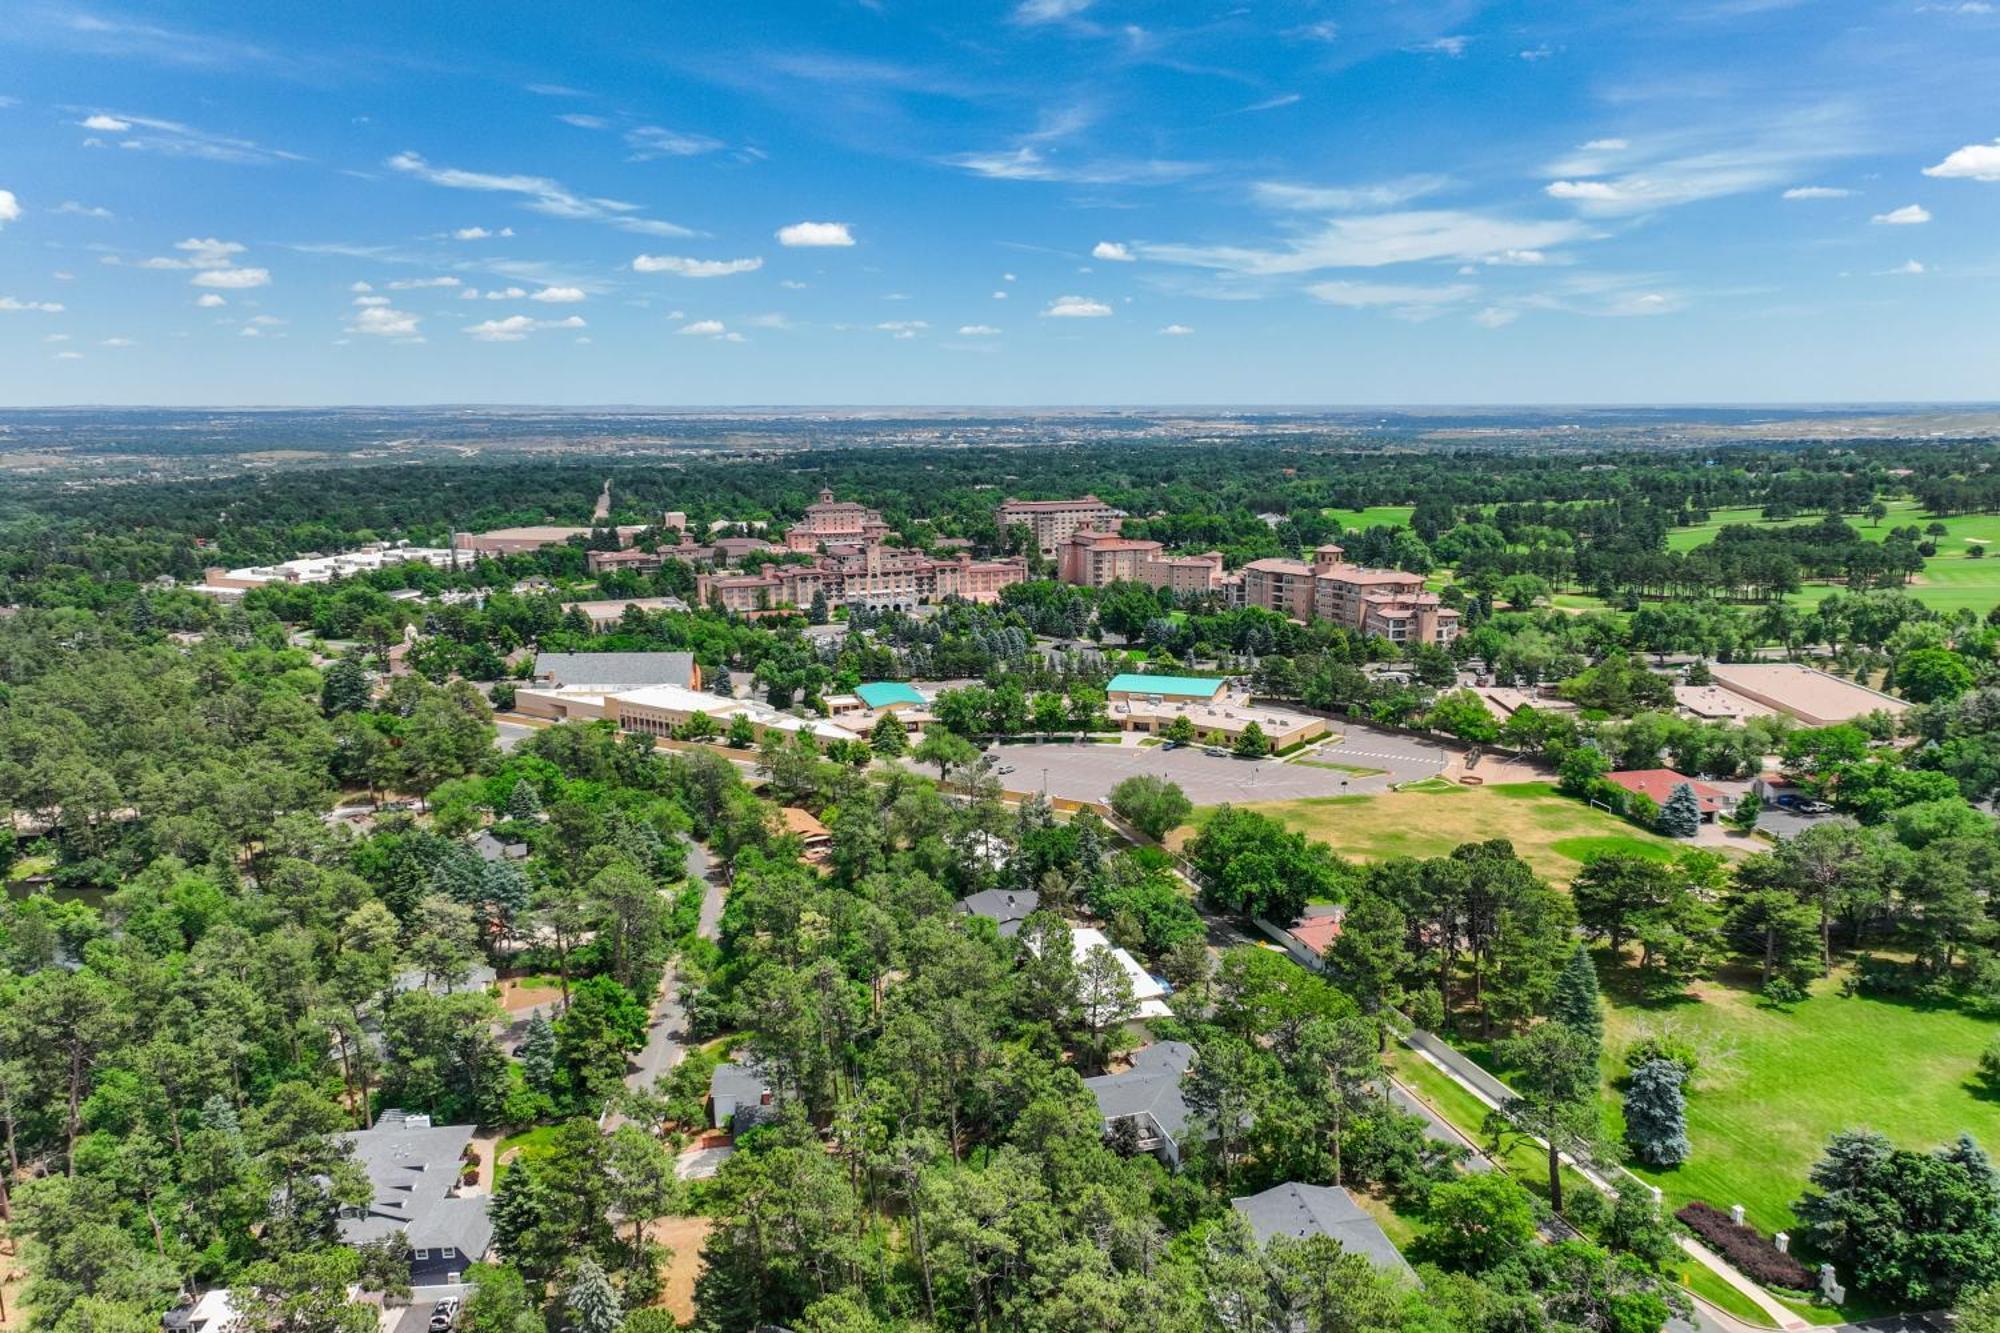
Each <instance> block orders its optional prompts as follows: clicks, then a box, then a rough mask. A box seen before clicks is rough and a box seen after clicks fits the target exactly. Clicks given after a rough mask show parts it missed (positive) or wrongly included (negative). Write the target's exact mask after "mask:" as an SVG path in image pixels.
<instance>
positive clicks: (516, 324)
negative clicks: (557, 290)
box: [462, 315, 587, 343]
mask: <svg viewBox="0 0 2000 1333" xmlns="http://www.w3.org/2000/svg"><path fill="white" fill-rule="evenodd" d="M585 327H587V326H586V325H585V324H584V321H583V317H582V316H580V315H571V316H569V317H568V318H566V319H536V318H535V317H534V316H532V315H508V316H507V317H506V318H505V319H488V320H483V321H481V322H480V323H478V324H472V325H468V326H467V327H466V328H465V329H464V330H462V332H464V333H465V334H467V335H468V336H470V337H472V338H475V339H477V340H478V341H480V342H486V343H517V342H520V341H521V340H522V339H524V338H526V337H527V336H528V335H529V334H530V333H533V332H534V331H535V330H537V329H581V328H585Z"/></svg>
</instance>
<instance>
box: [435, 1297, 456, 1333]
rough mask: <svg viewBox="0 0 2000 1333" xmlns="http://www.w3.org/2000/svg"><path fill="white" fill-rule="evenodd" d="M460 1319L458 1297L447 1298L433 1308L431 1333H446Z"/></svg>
mask: <svg viewBox="0 0 2000 1333" xmlns="http://www.w3.org/2000/svg"><path fill="white" fill-rule="evenodd" d="M457 1319H458V1297H456V1296H447V1297H445V1298H444V1299H443V1300H441V1301H439V1302H438V1303H437V1304H436V1305H434V1306H432V1307H431V1333H446V1330H448V1329H449V1328H450V1327H451V1326H452V1324H453V1323H454V1322H456V1321H457Z"/></svg>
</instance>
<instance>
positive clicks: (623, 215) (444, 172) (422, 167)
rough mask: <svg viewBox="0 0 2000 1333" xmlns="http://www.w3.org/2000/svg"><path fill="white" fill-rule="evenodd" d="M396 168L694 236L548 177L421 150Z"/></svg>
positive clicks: (551, 212)
mask: <svg viewBox="0 0 2000 1333" xmlns="http://www.w3.org/2000/svg"><path fill="white" fill-rule="evenodd" d="M385 165H387V166H388V167H389V168H390V170H392V171H399V172H402V173H403V174H405V175H408V176H415V177H416V178H417V179H419V180H423V181H428V182H429V183H430V184H432V185H438V186H442V187H444V188H445V189H448V190H481V191H486V192H488V193H495V194H514V195H519V196H521V198H522V199H523V200H524V202H523V203H522V205H521V206H522V207H523V208H526V209H529V210H532V211H533V212H536V213H542V214H545V215H547V216H549V217H555V218H568V219H571V220H574V221H579V222H599V223H602V224H604V225H605V226H607V227H616V228H618V229H619V230H620V231H629V232H637V233H639V234H641V235H646V236H693V235H695V234H696V233H695V232H694V231H693V230H691V229H690V228H687V227H683V226H680V225H678V224H676V223H672V222H662V221H659V220H657V219H654V218H647V217H642V216H640V215H639V205H637V204H632V203H626V202H625V201H623V200H620V199H605V198H599V197H594V196H589V195H581V194H578V193H576V192H575V191H573V190H571V189H569V188H568V187H566V186H565V185H563V184H562V182H560V181H557V180H552V179H550V178H549V177H547V176H531V175H511V174H498V173H492V172H484V171H466V170H463V169H461V168H459V167H445V166H437V165H434V164H432V163H431V162H429V161H426V160H425V159H424V157H423V156H422V155H421V154H418V153H413V152H402V153H397V154H396V155H395V156H394V157H391V158H389V159H388V161H387V163H386V164H385Z"/></svg>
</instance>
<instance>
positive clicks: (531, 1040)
mask: <svg viewBox="0 0 2000 1333" xmlns="http://www.w3.org/2000/svg"><path fill="white" fill-rule="evenodd" d="M514 1055H515V1058H516V1059H518V1060H519V1061H520V1062H521V1079H522V1081H523V1082H525V1083H526V1084H527V1085H528V1086H529V1087H531V1088H533V1089H534V1090H535V1091H536V1092H541V1093H548V1094H551V1095H552V1094H553V1093H554V1092H555V1088H556V1029H555V1025H554V1024H552V1023H550V1022H549V1020H548V1018H547V1017H546V1016H545V1015H544V1014H543V1013H542V1011H541V1010H539V1009H537V1010H536V1011H535V1016H534V1017H533V1018H530V1019H529V1020H528V1030H527V1032H526V1033H525V1034H524V1035H523V1036H522V1038H521V1045H520V1047H519V1049H517V1050H516V1051H515V1052H514Z"/></svg>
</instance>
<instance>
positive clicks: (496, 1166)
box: [493, 1125, 556, 1189]
mask: <svg viewBox="0 0 2000 1333" xmlns="http://www.w3.org/2000/svg"><path fill="white" fill-rule="evenodd" d="M555 1138H556V1126H554V1125H537V1126H535V1127H534V1128H533V1129H526V1130H522V1131H521V1132H520V1133H519V1134H509V1135H507V1137H505V1138H503V1139H501V1140H500V1146H499V1147H498V1148H497V1149H496V1150H495V1151H494V1154H493V1186H494V1188H495V1189H498V1188H499V1186H500V1182H501V1181H502V1180H503V1179H505V1178H506V1175H507V1171H508V1168H509V1167H511V1166H512V1165H513V1164H514V1162H516V1161H520V1160H521V1159H522V1158H530V1157H544V1156H547V1155H548V1153H549V1151H550V1150H551V1149H552V1148H553V1147H554V1146H555ZM517 1149H518V1150H519V1153H518V1156H516V1157H515V1158H513V1159H512V1160H509V1158H508V1156H507V1154H509V1153H511V1152H515V1151H516V1150H517Z"/></svg>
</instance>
